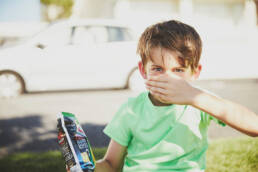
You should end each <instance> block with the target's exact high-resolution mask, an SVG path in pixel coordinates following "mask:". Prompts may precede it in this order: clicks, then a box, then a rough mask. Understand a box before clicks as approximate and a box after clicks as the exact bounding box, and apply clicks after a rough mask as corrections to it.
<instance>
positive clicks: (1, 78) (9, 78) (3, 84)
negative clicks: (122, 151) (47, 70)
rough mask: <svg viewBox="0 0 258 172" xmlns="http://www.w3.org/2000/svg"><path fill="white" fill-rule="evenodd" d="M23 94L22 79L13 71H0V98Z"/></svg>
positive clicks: (23, 85) (23, 84)
mask: <svg viewBox="0 0 258 172" xmlns="http://www.w3.org/2000/svg"><path fill="white" fill-rule="evenodd" d="M24 92H25V83H24V80H23V79H22V77H21V76H20V75H19V74H17V73H15V72H13V71H0V97H3V98H9V97H16V96H18V95H20V94H22V93H24Z"/></svg>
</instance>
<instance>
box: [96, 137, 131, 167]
mask: <svg viewBox="0 0 258 172" xmlns="http://www.w3.org/2000/svg"><path fill="white" fill-rule="evenodd" d="M126 153H127V148H126V147H125V146H122V145H120V144H119V143H117V142H116V141H114V140H112V139H111V141H110V143H109V146H108V149H107V152H106V154H105V156H104V158H103V159H101V160H98V161H97V162H96V168H95V172H120V171H122V168H123V164H124V157H125V156H126Z"/></svg>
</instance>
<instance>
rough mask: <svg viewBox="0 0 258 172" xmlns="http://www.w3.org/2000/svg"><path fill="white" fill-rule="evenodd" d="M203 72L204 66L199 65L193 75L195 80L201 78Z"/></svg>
mask: <svg viewBox="0 0 258 172" xmlns="http://www.w3.org/2000/svg"><path fill="white" fill-rule="evenodd" d="M201 71H202V65H201V64H199V65H198V67H197V68H196V70H195V72H194V74H193V79H194V80H196V79H198V78H199V76H200V73H201Z"/></svg>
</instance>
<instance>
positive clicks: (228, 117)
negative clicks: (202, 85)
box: [190, 89, 258, 137]
mask: <svg viewBox="0 0 258 172" xmlns="http://www.w3.org/2000/svg"><path fill="white" fill-rule="evenodd" d="M194 92H195V93H194ZM192 94H193V95H195V96H193V99H192V100H191V101H190V102H191V103H190V105H192V106H194V107H196V108H198V109H200V110H202V111H204V112H206V113H208V114H210V115H212V116H214V117H215V118H217V119H219V120H221V121H223V122H224V123H226V124H227V125H229V126H231V127H232V128H235V129H237V130H238V131H240V132H242V133H245V134H247V135H249V136H253V137H257V136H258V115H257V114H255V113H254V112H252V111H250V110H248V109H247V108H246V107H244V106H242V105H240V104H237V103H234V102H231V101H229V100H226V99H223V98H219V97H216V96H213V95H210V94H208V93H206V92H204V91H201V90H199V89H196V90H195V91H193V93H192Z"/></svg>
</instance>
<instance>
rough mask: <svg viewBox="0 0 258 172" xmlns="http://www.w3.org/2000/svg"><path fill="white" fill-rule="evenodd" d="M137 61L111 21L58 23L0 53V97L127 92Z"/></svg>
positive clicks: (128, 36) (126, 32) (125, 32)
mask: <svg viewBox="0 0 258 172" xmlns="http://www.w3.org/2000/svg"><path fill="white" fill-rule="evenodd" d="M139 60H140V58H139V57H138V56H137V55H136V41H135V38H134V36H133V34H132V32H131V31H130V29H129V28H128V27H126V26H124V25H121V24H120V23H116V22H114V21H112V20H96V19H94V20H80V21H71V20H67V21H61V22H58V23H55V24H52V25H51V26H49V27H48V28H47V29H46V30H44V31H43V32H41V33H39V34H38V35H37V36H35V37H34V38H32V39H31V40H29V41H28V42H26V43H24V44H22V45H19V46H16V47H12V48H6V49H1V50H0V61H1V62H0V96H1V97H11V96H16V95H19V94H21V93H24V92H38V91H55V90H75V89H110V88H111V89H114V88H128V87H130V83H136V82H139V78H140V75H139V72H138V70H137V62H138V61H139ZM130 78H131V79H130ZM132 78H133V79H132Z"/></svg>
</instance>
